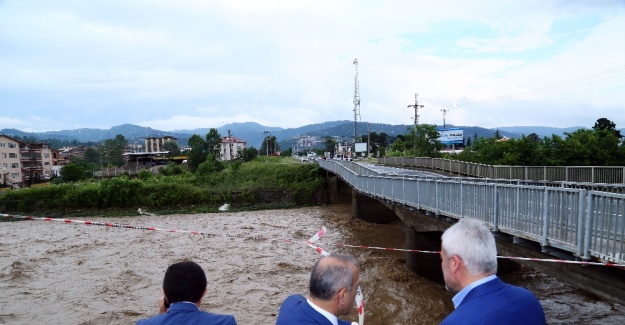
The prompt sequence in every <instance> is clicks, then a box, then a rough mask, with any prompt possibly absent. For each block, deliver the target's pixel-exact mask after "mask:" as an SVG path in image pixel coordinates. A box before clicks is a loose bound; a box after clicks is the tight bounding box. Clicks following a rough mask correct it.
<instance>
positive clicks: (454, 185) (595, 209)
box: [319, 161, 625, 264]
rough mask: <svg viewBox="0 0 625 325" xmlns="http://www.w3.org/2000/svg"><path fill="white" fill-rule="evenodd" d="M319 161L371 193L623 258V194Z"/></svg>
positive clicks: (578, 250)
mask: <svg viewBox="0 0 625 325" xmlns="http://www.w3.org/2000/svg"><path fill="white" fill-rule="evenodd" d="M319 165H320V166H321V167H322V168H324V169H326V170H329V171H331V172H333V173H335V174H336V175H338V176H339V177H341V178H342V179H343V180H344V181H345V182H347V183H349V184H350V185H351V186H352V187H354V189H356V190H357V191H359V192H361V193H364V194H366V195H369V196H371V197H375V198H380V199H383V200H388V201H392V202H395V203H398V204H401V205H404V206H407V207H409V208H414V209H420V210H425V211H429V212H432V213H435V214H437V215H442V216H447V217H450V218H455V219H461V218H473V219H478V220H481V221H484V222H486V223H488V224H489V225H490V226H491V227H492V228H493V229H494V230H495V231H500V232H503V233H507V234H510V235H512V236H515V237H520V238H524V239H527V240H530V241H534V242H537V243H540V245H542V246H543V248H545V249H547V248H548V247H556V248H559V249H562V250H564V251H568V252H570V253H572V254H574V255H575V256H578V257H580V258H583V259H593V258H597V259H600V260H603V261H610V262H614V263H619V264H620V263H625V255H624V254H623V253H624V246H623V245H624V242H625V220H624V217H625V195H623V194H614V193H606V192H600V191H593V190H586V189H582V188H564V187H549V186H536V185H527V184H506V183H503V182H485V181H481V182H479V181H476V179H466V178H453V177H448V178H445V177H440V178H431V177H427V178H423V177H405V176H388V175H380V174H376V173H375V172H372V171H371V170H370V169H367V168H365V167H363V166H360V167H357V166H359V165H358V164H354V163H350V162H335V161H319ZM359 172H361V173H362V174H360V173H359Z"/></svg>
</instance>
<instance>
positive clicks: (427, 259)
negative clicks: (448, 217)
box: [405, 227, 444, 283]
mask: <svg viewBox="0 0 625 325" xmlns="http://www.w3.org/2000/svg"><path fill="white" fill-rule="evenodd" d="M405 230H406V245H405V246H406V247H405V248H406V249H418V250H428V251H439V250H440V248H441V235H442V233H441V232H440V231H425V232H418V231H416V230H415V229H414V228H412V227H406V228H405ZM406 266H408V269H410V270H411V271H412V272H415V273H417V274H418V275H420V276H422V277H424V278H426V279H428V280H430V281H435V282H438V283H444V279H443V271H442V270H441V257H440V255H439V254H430V253H412V252H406Z"/></svg>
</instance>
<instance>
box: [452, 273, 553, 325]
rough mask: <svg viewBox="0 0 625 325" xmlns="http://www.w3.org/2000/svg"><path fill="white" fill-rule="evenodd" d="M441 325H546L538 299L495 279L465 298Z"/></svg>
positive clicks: (524, 290)
mask: <svg viewBox="0 0 625 325" xmlns="http://www.w3.org/2000/svg"><path fill="white" fill-rule="evenodd" d="M442 324H446V325H447V324H519V325H521V324H532V325H535V324H536V325H540V324H545V313H544V312H543V307H542V306H541V305H540V303H539V302H538V299H536V297H535V296H534V295H533V294H532V293H531V292H530V291H529V290H527V289H524V288H520V287H515V286H513V285H509V284H506V283H504V282H503V281H501V279H499V278H495V279H493V280H491V281H488V282H486V283H483V284H481V285H479V286H477V287H475V288H473V289H472V290H471V291H469V294H467V296H466V297H464V299H463V300H462V302H461V303H460V305H459V306H458V308H456V310H454V311H453V312H452V313H451V314H449V316H447V318H445V319H444V320H443V323H442Z"/></svg>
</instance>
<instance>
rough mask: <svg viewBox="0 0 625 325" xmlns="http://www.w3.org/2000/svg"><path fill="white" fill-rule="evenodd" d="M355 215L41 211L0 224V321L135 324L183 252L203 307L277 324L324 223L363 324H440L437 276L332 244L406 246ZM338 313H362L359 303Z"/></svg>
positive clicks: (618, 316)
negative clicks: (353, 261) (58, 218)
mask: <svg viewBox="0 0 625 325" xmlns="http://www.w3.org/2000/svg"><path fill="white" fill-rule="evenodd" d="M350 213H351V206H349V205H331V206H328V207H311V208H301V209H290V210H266V211H254V212H237V213H219V214H195V215H167V216H139V217H129V218H93V217H91V218H89V219H90V220H92V221H100V222H113V223H119V224H130V225H133V226H140V227H148V226H154V227H158V228H165V229H178V230H197V231H201V232H206V233H211V234H216V235H217V236H203V235H193V234H183V233H170V232H161V231H144V230H135V229H122V228H107V227H102V226H85V225H82V224H75V223H63V222H48V221H19V222H3V223H0V324H44V323H45V324H133V323H134V322H135V321H136V320H138V319H141V318H145V317H149V316H151V315H154V314H155V313H156V312H157V309H158V299H159V297H160V295H161V285H162V278H163V274H164V272H165V269H166V268H167V266H168V265H169V264H172V263H175V262H178V261H181V260H187V259H190V260H193V261H195V262H197V263H199V264H200V265H201V266H202V267H203V268H204V270H205V271H206V274H207V278H208V294H207V296H206V297H205V298H204V301H203V304H202V308H203V309H204V310H207V311H211V312H216V313H227V314H234V315H235V317H236V319H237V321H238V323H239V324H274V323H275V320H276V315H277V312H278V310H279V308H280V304H281V302H282V300H284V299H285V298H286V297H287V296H289V295H291V294H303V295H305V294H306V292H307V287H308V277H309V272H310V268H311V267H312V265H313V264H314V262H315V261H316V260H317V259H318V258H319V256H318V254H317V253H316V252H315V251H314V250H313V249H311V248H309V247H307V246H306V245H305V241H306V240H307V239H309V238H310V237H311V236H312V235H314V234H315V233H316V232H317V230H318V229H319V228H320V227H321V226H325V227H327V230H328V234H327V235H326V237H325V238H324V239H323V240H322V242H323V243H325V244H324V245H323V247H324V248H326V249H327V250H328V251H330V252H344V253H350V254H352V255H355V256H356V257H357V259H358V260H359V263H360V266H359V268H360V272H361V287H362V290H363V294H364V296H365V323H366V324H438V323H440V322H441V320H442V319H443V318H444V317H445V316H446V315H447V314H449V313H450V312H451V311H452V309H453V305H452V304H451V297H452V295H451V294H450V293H448V292H446V291H445V289H444V287H443V285H441V284H437V283H433V282H430V281H429V280H426V279H423V278H420V277H419V276H417V275H415V274H413V273H411V272H409V271H407V270H406V268H405V265H404V263H403V262H404V254H403V253H401V252H393V251H385V250H362V249H348V248H343V247H337V246H333V245H331V244H332V243H346V244H352V245H369V246H380V247H397V248H402V247H403V242H404V233H403V227H402V224H401V222H396V223H392V224H389V225H373V224H368V223H366V222H362V221H360V220H357V219H353V218H352V217H351V216H350ZM72 218H73V219H81V218H80V217H76V216H73V217H72ZM81 220H84V219H81ZM503 279H504V281H507V282H510V283H513V284H516V285H520V286H523V287H527V288H528V289H530V290H532V291H533V292H534V294H535V295H536V296H537V297H538V298H539V300H540V302H541V304H542V305H543V308H544V309H545V313H546V315H547V322H548V323H549V324H579V323H584V324H625V307H624V306H622V305H619V304H616V303H613V302H609V301H606V300H602V299H599V298H597V297H594V296H592V295H590V294H587V293H585V292H582V291H580V290H577V289H575V288H574V287H572V286H570V285H567V284H564V283H562V282H559V281H557V280H555V279H553V278H551V277H548V276H546V275H544V274H542V273H539V272H535V271H532V270H529V269H525V270H522V271H520V272H517V273H514V274H510V275H506V276H504V277H503ZM344 319H347V320H351V321H357V314H356V311H355V308H354V310H353V312H352V314H350V315H348V316H346V317H344Z"/></svg>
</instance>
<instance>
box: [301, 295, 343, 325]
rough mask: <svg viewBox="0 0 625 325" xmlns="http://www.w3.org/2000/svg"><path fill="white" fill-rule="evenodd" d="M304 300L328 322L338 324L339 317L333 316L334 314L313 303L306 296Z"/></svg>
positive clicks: (333, 324)
mask: <svg viewBox="0 0 625 325" xmlns="http://www.w3.org/2000/svg"><path fill="white" fill-rule="evenodd" d="M306 301H307V302H308V304H309V305H310V307H312V308H313V309H314V310H316V311H317V312H319V314H321V315H323V316H324V317H325V318H327V319H328V320H329V321H330V323H332V325H339V319H338V318H337V317H336V316H334V315H332V314H330V313H328V312H327V311H325V310H323V309H321V308H320V307H319V306H317V305H315V304H314V303H313V302H312V301H310V299H308V298H306Z"/></svg>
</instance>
